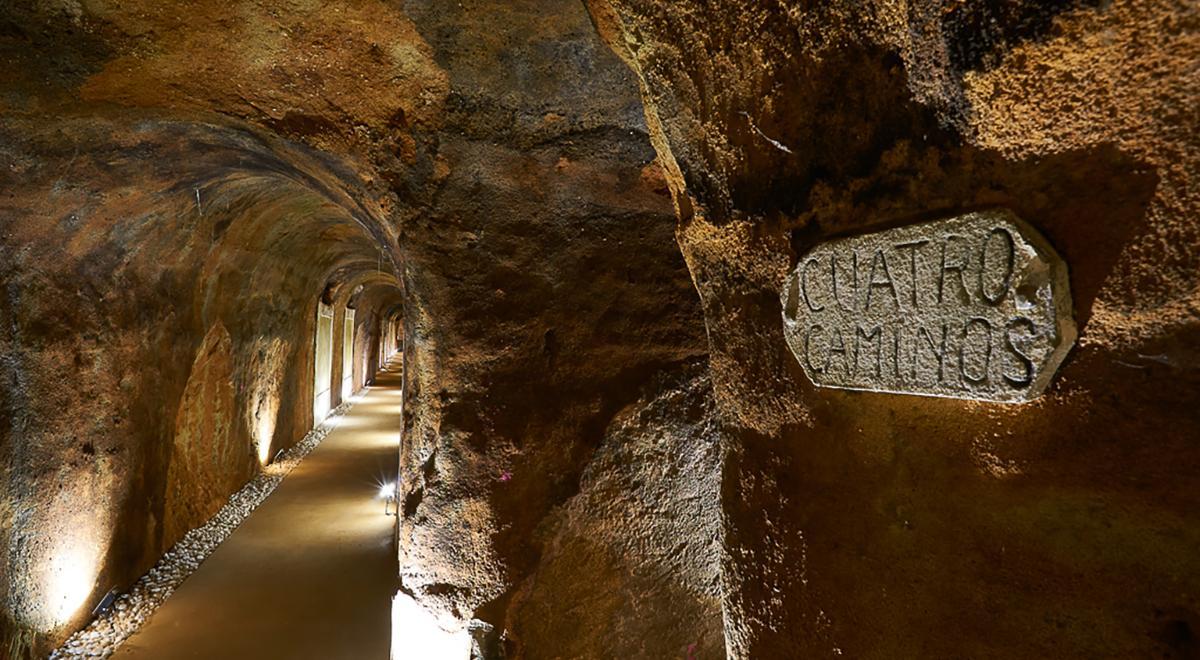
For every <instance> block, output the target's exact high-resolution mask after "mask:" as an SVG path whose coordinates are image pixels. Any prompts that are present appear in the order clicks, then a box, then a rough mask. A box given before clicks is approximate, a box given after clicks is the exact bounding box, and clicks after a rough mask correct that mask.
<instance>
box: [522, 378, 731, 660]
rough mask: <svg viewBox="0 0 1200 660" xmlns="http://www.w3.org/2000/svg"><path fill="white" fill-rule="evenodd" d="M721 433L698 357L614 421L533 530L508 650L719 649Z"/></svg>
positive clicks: (612, 653)
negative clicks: (567, 491) (533, 553)
mask: <svg viewBox="0 0 1200 660" xmlns="http://www.w3.org/2000/svg"><path fill="white" fill-rule="evenodd" d="M720 438H721V435H720V429H719V425H718V422H717V419H716V414H715V410H714V409H713V401H712V389H711V385H710V384H709V380H708V375H707V365H705V364H703V363H698V364H693V365H690V367H689V368H686V369H683V370H680V371H675V372H671V373H668V374H663V375H661V376H660V377H658V378H656V379H654V380H653V381H651V382H650V383H648V384H647V386H646V387H645V388H644V394H643V396H642V397H641V398H640V399H639V400H638V401H637V402H635V403H633V404H631V405H630V406H628V407H626V408H625V409H624V410H622V411H621V412H620V413H619V414H618V415H617V416H616V417H615V418H614V419H613V421H612V423H611V424H610V426H609V427H608V429H607V430H606V431H605V435H604V441H603V443H602V444H601V445H600V446H599V447H598V448H597V449H596V451H595V453H594V454H593V455H592V460H591V461H590V462H589V463H588V466H587V468H586V469H585V470H584V473H583V477H582V478H581V479H580V485H579V492H578V493H577V494H576V495H574V496H573V497H572V498H571V499H570V500H568V501H567V502H566V503H564V504H563V505H562V506H561V507H559V508H558V509H556V511H555V512H554V514H553V515H552V516H551V517H549V518H548V519H547V520H545V521H544V522H543V523H542V525H541V527H540V529H539V532H538V534H539V536H540V537H542V538H543V539H544V540H543V546H544V547H545V548H546V550H545V552H544V554H543V556H542V560H541V562H540V563H539V565H538V568H537V570H536V571H535V572H534V574H533V575H531V576H530V577H529V578H527V579H526V580H525V582H524V583H523V584H522V585H521V588H520V589H519V590H518V592H517V594H516V596H515V597H514V599H513V603H514V604H513V606H512V607H511V609H510V610H509V616H508V618H507V621H506V625H505V630H506V631H507V634H508V636H509V645H508V652H507V656H508V657H528V658H557V657H571V658H718V657H723V655H724V651H725V635H724V628H723V626H722V620H721V599H720V558H721V533H722V530H721V509H720V502H721V466H722V453H721V452H722V443H721V441H720Z"/></svg>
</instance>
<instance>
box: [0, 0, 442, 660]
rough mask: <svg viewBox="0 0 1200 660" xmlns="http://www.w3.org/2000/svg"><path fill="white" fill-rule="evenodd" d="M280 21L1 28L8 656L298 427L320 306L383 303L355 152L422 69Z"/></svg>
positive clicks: (84, 606) (28, 7) (347, 16)
mask: <svg viewBox="0 0 1200 660" xmlns="http://www.w3.org/2000/svg"><path fill="white" fill-rule="evenodd" d="M369 4H370V3H368V5H369ZM293 9H296V10H297V11H287V12H280V11H279V10H278V8H277V7H274V6H273V3H257V2H243V3H240V4H235V5H230V4H229V3H209V4H207V5H206V4H205V3H190V4H189V6H188V8H187V12H180V11H179V8H178V7H176V6H173V5H170V4H163V3H122V4H121V5H120V6H111V5H109V4H107V3H95V2H83V3H79V2H73V1H68V2H54V1H51V2H39V3H10V4H8V5H5V6H4V7H3V8H2V9H0V135H2V137H0V191H2V193H3V194H2V196H0V284H2V285H3V291H4V294H3V296H2V297H0V319H2V321H3V322H2V326H3V327H2V329H0V377H2V378H3V383H4V386H3V387H2V388H0V411H2V412H3V419H4V424H3V426H0V429H2V431H0V457H2V458H3V464H4V466H5V472H4V481H3V488H2V493H3V507H2V511H3V520H2V523H3V524H0V543H2V544H3V548H4V551H3V557H2V558H0V587H2V588H3V591H4V594H5V599H4V603H3V617H2V619H3V620H2V621H0V649H3V650H0V655H6V656H9V655H11V656H13V657H20V656H24V655H25V654H28V653H32V654H34V655H44V653H45V652H46V651H47V650H48V648H49V647H50V646H52V645H53V644H54V643H56V642H57V641H59V640H61V639H62V638H63V637H65V636H66V634H68V633H69V632H70V631H71V630H73V629H74V628H76V627H78V626H79V625H80V624H82V623H83V622H84V621H85V620H86V616H87V612H88V611H89V610H90V609H91V606H92V605H93V604H94V603H95V602H96V601H97V600H98V599H99V598H100V596H101V595H103V593H104V592H105V591H106V590H107V589H108V588H109V587H110V586H111V587H117V588H118V589H120V588H123V587H125V586H127V585H128V584H129V583H130V582H131V581H132V579H134V578H135V577H136V576H138V575H139V574H140V573H141V572H142V571H143V570H144V569H145V568H147V567H148V566H149V565H150V564H151V563H152V562H153V561H154V560H155V559H156V558H157V556H158V555H159V554H160V553H161V552H162V551H163V550H164V549H166V548H167V547H169V546H170V545H171V543H173V542H174V541H175V540H176V539H177V538H178V537H179V535H181V534H182V533H183V532H184V531H186V530H187V529H189V528H191V527H193V526H195V525H197V524H199V523H201V522H203V521H204V520H205V519H206V518H207V517H208V516H209V515H211V513H212V512H214V511H215V510H216V509H217V508H219V506H220V505H221V504H222V503H223V502H224V500H225V498H226V497H227V496H228V494H229V493H230V492H231V491H232V490H235V489H236V488H238V487H240V486H241V484H242V483H244V482H245V480H246V479H247V478H249V477H250V476H251V475H252V474H253V473H254V472H255V471H256V470H257V469H258V466H259V465H260V462H262V461H265V460H268V459H269V457H271V456H273V455H274V454H275V453H277V452H278V451H279V450H280V449H282V448H284V447H286V446H288V445H290V444H292V443H293V442H295V441H296V440H298V439H299V438H300V437H302V436H303V435H304V434H305V433H306V432H307V431H308V430H309V429H310V428H311V426H312V421H313V420H312V394H313V393H312V385H313V383H312V369H313V365H312V347H313V346H312V339H313V330H314V310H315V306H316V302H317V298H318V296H320V295H321V293H322V291H324V290H325V289H326V288H327V286H329V285H331V284H333V285H335V286H336V285H337V284H341V285H343V287H342V288H341V289H339V292H343V293H342V294H341V295H344V292H348V291H351V290H353V289H354V288H356V287H357V285H358V284H362V283H366V285H367V286H368V290H371V287H373V289H374V291H375V294H373V297H372V300H371V301H367V302H365V303H364V307H365V309H364V310H363V316H364V317H367V318H369V317H370V316H371V315H372V314H377V313H378V311H377V310H375V309H371V305H372V304H380V305H385V304H386V305H394V304H395V301H396V300H397V299H398V298H399V289H398V284H399V282H398V280H397V279H396V273H397V271H396V268H395V264H396V251H397V249H396V244H395V232H394V229H393V228H392V227H391V226H390V225H389V224H388V223H386V222H384V220H383V219H384V218H385V217H386V216H387V215H388V214H389V213H390V212H391V209H390V204H391V200H392V199H394V197H393V196H392V194H391V193H390V192H389V191H388V186H387V184H386V183H384V182H382V179H381V177H380V175H379V172H380V171H386V170H387V168H389V167H399V166H400V165H399V163H400V156H397V154H399V153H400V152H401V151H402V150H401V149H377V150H376V151H374V152H371V151H370V150H369V147H370V146H372V145H375V146H378V145H381V144H382V145H390V146H395V145H394V144H392V143H391V142H389V140H392V139H396V140H403V139H404V138H405V136H404V134H403V132H402V131H400V130H396V131H393V130H392V129H393V128H394V127H395V126H397V122H400V123H401V124H402V123H403V122H405V121H410V120H411V121H420V120H421V118H422V117H423V115H422V108H427V107H432V106H430V105H429V103H428V101H429V98H430V95H429V94H428V93H426V92H425V90H424V89H423V88H422V86H423V85H429V86H431V87H432V88H437V86H438V84H439V80H440V78H439V70H438V69H437V68H436V67H432V66H430V62H429V60H428V58H427V57H424V56H423V55H422V52H421V50H420V48H421V42H420V40H419V39H409V38H408V37H410V36H411V35H412V33H411V29H410V26H408V25H407V24H406V23H405V22H404V21H403V20H402V17H400V16H399V15H397V14H390V16H392V17H393V18H396V19H397V20H396V21H390V22H389V21H388V20H386V18H387V17H382V18H381V17H378V16H375V15H374V12H373V10H372V7H371V6H365V7H356V8H352V7H344V8H343V7H333V8H324V9H321V8H315V9H313V8H301V7H296V8H293ZM359 10H361V11H365V12H366V13H365V14H361V15H360V14H358V13H357V11H359ZM389 43H391V44H392V46H391V47H389V48H387V49H384V48H383V47H382V46H381V45H380V44H389ZM326 44H335V45H336V47H334V48H328V49H326V50H325V51H324V52H322V54H321V56H320V57H315V58H314V57H312V56H311V53H312V51H313V49H314V48H318V47H323V46H324V45H326ZM213 53H221V54H222V56H221V57H213V56H212V55H213ZM339 58H345V59H339ZM385 81H386V83H387V84H381V83H383V82H385ZM410 83H412V84H411V85H410ZM364 84H366V85H368V86H369V89H373V90H375V91H374V93H369V92H364V89H365V88H363V87H361V86H362V85H364ZM414 85H415V86H414ZM351 91H353V93H350V92H351ZM281 136H282V137H281ZM372 159H378V160H377V161H376V160H372ZM389 278H390V279H389ZM364 327H366V328H367V334H368V336H366V337H363V338H362V342H361V343H362V345H363V346H370V345H373V344H376V343H377V337H376V336H373V335H370V331H371V330H370V326H364ZM359 378H360V379H363V378H364V376H360V377H359Z"/></svg>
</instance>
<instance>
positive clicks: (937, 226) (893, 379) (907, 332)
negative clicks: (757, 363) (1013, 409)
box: [782, 210, 1076, 403]
mask: <svg viewBox="0 0 1200 660" xmlns="http://www.w3.org/2000/svg"><path fill="white" fill-rule="evenodd" d="M782 302H783V324H784V335H785V337H786V338H787V342H788V346H789V347H790V348H791V351H792V353H793V354H794V355H795V356H796V359H797V360H798V361H799V362H800V365H801V366H802V367H803V369H804V372H805V374H807V375H808V378H809V379H810V380H811V381H812V382H813V384H815V385H817V386H818V387H835V388H842V389H852V390H867V391H874V392H891V393H897V394H915V395H923V396H939V397H950V398H958V399H976V400H983V401H999V402H1007V403H1021V402H1026V401H1030V400H1032V399H1034V398H1036V397H1038V396H1039V395H1040V394H1041V393H1042V392H1043V391H1044V390H1045V389H1046V386H1047V385H1048V384H1049V383H1050V381H1051V379H1052V378H1053V377H1054V373H1055V371H1056V370H1057V369H1058V366H1059V365H1060V364H1061V363H1062V361H1063V358H1064V357H1066V354H1067V352H1068V351H1069V350H1070V348H1071V346H1072V344H1073V343H1074V342H1075V337H1076V328H1075V321H1074V319H1073V317H1072V308H1071V294H1070V285H1069V281H1068V277H1067V266H1066V264H1065V263H1064V262H1063V260H1062V259H1061V258H1060V257H1059V256H1058V254H1057V253H1056V252H1055V251H1054V249H1053V248H1052V247H1051V246H1050V244H1049V243H1048V242H1047V241H1046V240H1045V239H1044V238H1043V237H1042V236H1041V235H1040V234H1038V233H1037V231H1036V230H1034V229H1033V228H1032V227H1030V226H1029V225H1028V224H1026V223H1025V222H1023V221H1021V220H1020V219H1019V218H1017V217H1016V215H1014V214H1013V213H1012V212H1010V211H1007V210H990V211H983V212H976V213H969V214H966V215H961V216H957V217H953V218H949V219H945V220H938V221H933V222H924V223H920V224H913V225H909V226H904V227H898V228H894V229H888V230H885V231H879V232H875V233H870V234H864V235H860V236H854V237H849V238H841V239H837V240H832V241H828V242H824V243H820V244H818V245H816V246H815V247H813V248H812V249H811V250H809V251H808V252H807V253H805V254H804V255H803V256H802V257H801V258H800V260H799V261H798V262H797V264H796V267H795V268H794V269H793V270H792V272H791V273H790V275H789V276H788V278H787V281H786V283H785V285H784V290H783V295H782Z"/></svg>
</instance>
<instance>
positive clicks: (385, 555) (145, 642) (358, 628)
mask: <svg viewBox="0 0 1200 660" xmlns="http://www.w3.org/2000/svg"><path fill="white" fill-rule="evenodd" d="M400 401H401V399H400V373H399V369H398V365H390V366H389V370H388V371H386V372H382V373H380V374H379V375H378V377H377V378H376V384H375V385H374V386H372V387H371V388H370V389H369V390H368V391H367V392H366V396H365V398H364V399H363V400H361V401H359V402H358V403H357V404H355V405H354V407H353V408H352V409H351V410H350V412H349V413H348V414H346V415H344V416H342V417H341V418H339V419H338V420H337V425H336V427H335V428H334V429H333V430H332V431H331V432H330V433H329V435H328V436H326V437H325V439H324V441H322V442H321V444H320V446H318V447H317V448H316V449H315V450H313V452H312V453H311V454H309V456H308V457H307V458H306V459H304V461H302V462H301V463H300V465H299V466H297V467H296V469H295V470H293V471H292V473H291V474H290V475H288V476H287V478H286V479H284V480H283V483H281V484H279V487H278V488H277V489H276V490H275V492H274V493H272V494H271V495H270V496H269V497H267V499H266V501H265V502H263V504H262V505H261V506H259V508H258V509H257V510H255V511H254V513H252V514H250V516H249V517H248V518H247V519H246V520H245V522H243V523H242V525H241V526H240V527H238V528H237V530H235V531H234V532H233V534H231V535H230V536H229V538H227V539H226V540H225V542H224V543H222V544H221V545H220V547H218V548H217V549H216V550H215V551H214V552H213V553H212V555H210V556H209V558H208V559H207V560H205V562H204V563H203V564H201V565H200V568H199V569H197V570H196V572H195V573H194V574H192V576H191V577H189V578H188V579H187V580H185V581H184V582H183V584H182V585H180V587H179V588H178V589H177V590H176V591H175V593H173V594H172V595H171V597H170V598H168V599H167V601H166V602H165V603H164V604H163V605H162V607H160V608H159V609H158V611H157V612H155V613H154V615H153V616H151V618H150V620H149V621H147V622H146V625H145V626H143V627H142V629H141V630H139V631H138V632H137V633H136V634H134V635H133V636H132V637H130V638H129V639H128V640H127V641H126V642H125V644H124V645H122V646H121V647H120V648H119V649H118V650H117V652H116V653H115V654H114V655H113V657H114V658H121V659H130V658H146V659H148V660H164V659H172V660H173V659H175V658H203V659H205V660H213V659H216V658H221V659H235V658H256V659H259V660H261V659H263V658H268V659H271V658H288V659H289V660H292V659H294V660H307V659H309V658H312V659H320V660H333V659H337V658H346V659H347V660H351V659H352V660H386V659H387V657H388V649H389V645H390V641H391V640H390V638H391V600H392V596H393V595H394V594H395V593H396V587H397V579H396V550H395V547H394V540H393V522H394V520H395V518H393V517H391V516H387V515H384V503H383V502H382V501H380V500H379V499H377V494H378V493H379V489H380V484H381V483H382V482H385V481H390V480H391V479H392V478H393V476H394V475H395V473H396V466H397V461H398V458H399V457H398V453H397V443H398V442H399V438H400ZM385 477H386V478H385Z"/></svg>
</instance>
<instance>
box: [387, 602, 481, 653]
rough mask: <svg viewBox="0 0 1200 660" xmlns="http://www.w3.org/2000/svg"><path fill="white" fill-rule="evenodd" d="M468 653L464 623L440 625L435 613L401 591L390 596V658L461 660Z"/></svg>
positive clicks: (468, 646) (468, 638) (467, 637)
mask: <svg viewBox="0 0 1200 660" xmlns="http://www.w3.org/2000/svg"><path fill="white" fill-rule="evenodd" d="M470 653H471V636H470V633H468V632H467V629H466V628H465V627H463V628H461V629H460V630H446V629H444V628H442V627H441V626H440V625H439V624H438V620H437V617H435V616H434V615H433V614H431V613H430V612H429V611H428V610H426V609H425V608H424V607H421V605H420V604H419V603H417V601H415V600H413V599H412V597H411V596H409V595H408V594H405V593H403V592H401V593H397V594H396V596H395V598H393V599H392V653H391V660H460V659H465V658H467V657H469V656H470Z"/></svg>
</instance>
